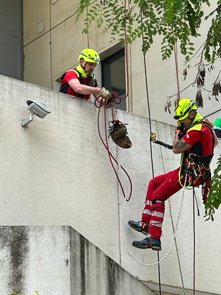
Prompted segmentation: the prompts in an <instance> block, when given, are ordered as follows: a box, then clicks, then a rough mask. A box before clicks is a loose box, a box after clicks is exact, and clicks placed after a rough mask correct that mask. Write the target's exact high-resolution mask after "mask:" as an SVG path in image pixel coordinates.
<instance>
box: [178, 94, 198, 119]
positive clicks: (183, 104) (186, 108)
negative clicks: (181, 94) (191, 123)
mask: <svg viewBox="0 0 221 295" xmlns="http://www.w3.org/2000/svg"><path fill="white" fill-rule="evenodd" d="M192 110H197V105H196V103H195V102H194V101H193V100H191V99H189V98H182V99H181V100H180V101H179V103H178V106H177V108H176V109H175V114H176V115H175V116H174V117H173V118H174V119H175V120H179V121H181V120H184V119H186V118H187V117H188V115H189V112H190V111H192Z"/></svg>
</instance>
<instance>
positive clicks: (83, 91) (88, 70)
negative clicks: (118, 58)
mask: <svg viewBox="0 0 221 295" xmlns="http://www.w3.org/2000/svg"><path fill="white" fill-rule="evenodd" d="M78 60H79V65H78V66H77V67H76V68H74V69H70V70H68V71H67V72H66V73H64V74H63V75H62V77H61V80H62V83H61V87H60V92H63V93H66V94H70V95H73V96H76V97H81V98H83V99H86V100H88V99H89V98H90V95H91V94H93V96H94V97H95V99H96V102H97V103H98V104H102V103H103V102H104V100H106V101H108V100H110V99H111V98H112V94H111V93H110V92H109V91H108V90H107V89H105V88H104V87H102V88H100V87H98V85H97V80H96V79H95V76H94V74H93V72H94V69H95V67H96V66H97V65H98V64H99V63H100V56H99V54H98V53H97V52H96V51H95V50H94V49H91V48H85V49H84V50H82V52H81V53H80V55H79V57H78Z"/></svg>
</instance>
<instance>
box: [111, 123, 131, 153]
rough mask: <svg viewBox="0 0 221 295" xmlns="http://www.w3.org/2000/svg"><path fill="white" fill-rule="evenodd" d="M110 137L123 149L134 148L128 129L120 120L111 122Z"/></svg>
mask: <svg viewBox="0 0 221 295" xmlns="http://www.w3.org/2000/svg"><path fill="white" fill-rule="evenodd" d="M109 136H111V138H112V140H113V141H114V142H115V143H116V144H117V145H118V146H119V147H121V148H124V149H128V148H130V147H131V146H132V142H131V140H130V138H129V137H128V136H127V128H126V126H125V124H123V123H122V122H120V121H119V120H114V121H111V122H109Z"/></svg>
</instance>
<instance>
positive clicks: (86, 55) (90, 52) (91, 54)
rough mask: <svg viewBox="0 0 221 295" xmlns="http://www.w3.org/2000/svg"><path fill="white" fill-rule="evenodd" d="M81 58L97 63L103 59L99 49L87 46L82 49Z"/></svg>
mask: <svg viewBox="0 0 221 295" xmlns="http://www.w3.org/2000/svg"><path fill="white" fill-rule="evenodd" d="M81 58H83V60H84V61H86V62H93V63H96V64H97V65H98V64H99V63H100V61H101V60H100V56H99V54H98V53H97V51H95V50H94V49H91V48H85V49H84V50H82V51H81V53H80V55H79V57H78V60H80V59H81Z"/></svg>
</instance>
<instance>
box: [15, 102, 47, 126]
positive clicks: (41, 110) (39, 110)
mask: <svg viewBox="0 0 221 295" xmlns="http://www.w3.org/2000/svg"><path fill="white" fill-rule="evenodd" d="M27 105H28V109H29V111H30V112H31V114H30V116H29V119H28V120H22V122H21V126H22V127H27V126H28V124H29V123H31V122H32V121H33V116H34V115H35V116H37V117H39V118H41V119H43V118H44V117H45V116H47V115H48V114H50V113H51V112H49V111H48V110H47V108H46V106H45V105H43V104H41V103H39V102H37V101H34V100H30V99H29V100H27Z"/></svg>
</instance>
